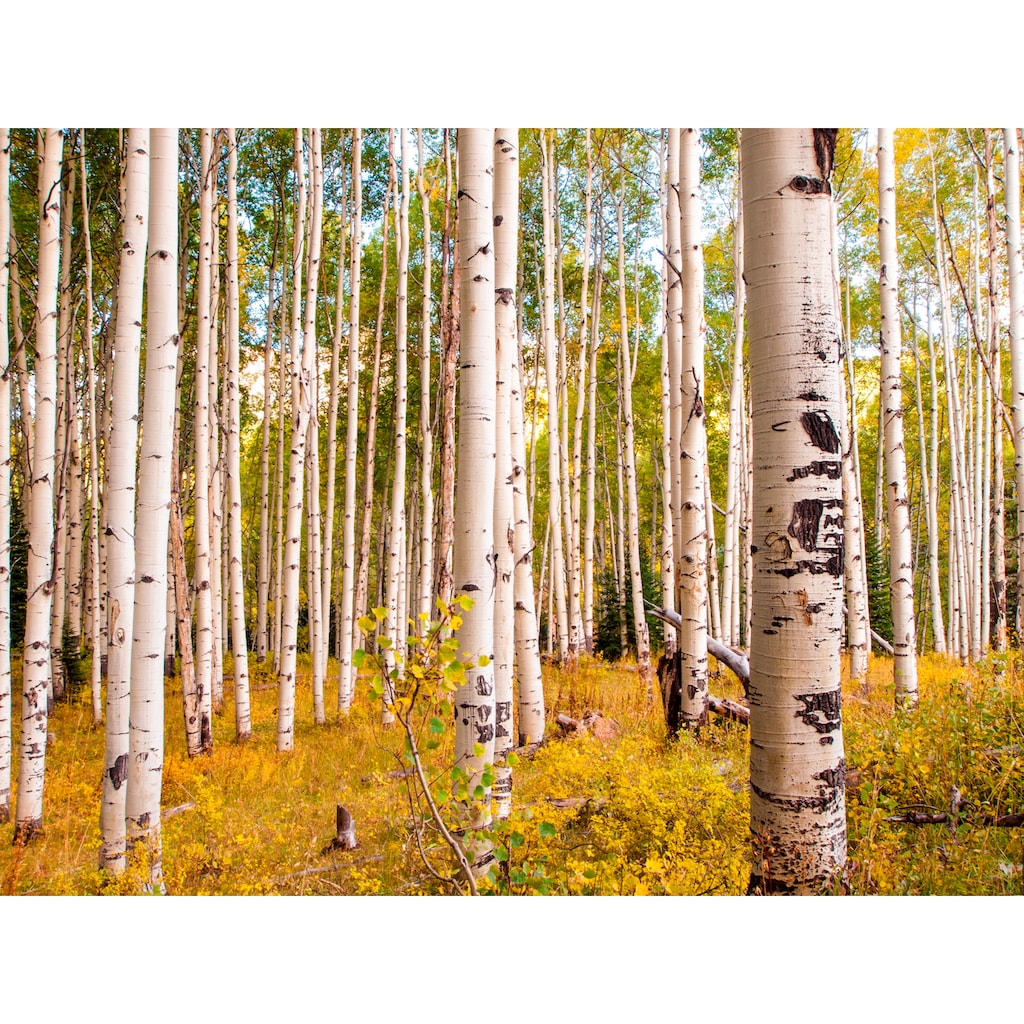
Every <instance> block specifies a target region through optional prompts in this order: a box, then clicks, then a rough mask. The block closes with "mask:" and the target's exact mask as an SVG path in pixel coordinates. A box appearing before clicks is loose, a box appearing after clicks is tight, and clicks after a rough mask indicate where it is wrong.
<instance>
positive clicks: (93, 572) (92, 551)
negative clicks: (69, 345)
mask: <svg viewBox="0 0 1024 1024" xmlns="http://www.w3.org/2000/svg"><path fill="white" fill-rule="evenodd" d="M80 157H81V163H82V235H83V243H84V247H85V327H84V329H83V331H82V344H83V347H84V348H85V376H86V382H87V384H86V387H87V395H88V403H89V409H88V412H89V567H90V571H89V607H90V608H91V609H92V614H91V616H90V618H89V624H90V625H89V637H90V639H89V648H90V651H91V652H92V656H91V658H90V661H91V663H92V670H91V678H90V694H91V697H92V723H93V725H99V724H100V723H101V722H102V721H103V697H102V668H103V665H102V659H101V657H100V649H101V646H102V640H101V616H100V603H101V598H100V575H101V573H100V539H99V533H100V514H99V503H100V470H99V465H100V460H99V437H98V436H97V429H96V427H97V423H98V420H97V418H96V367H95V365H94V363H95V360H94V357H93V337H92V332H93V297H92V283H93V282H92V269H93V268H92V237H91V233H90V230H89V193H88V176H87V175H86V165H85V132H84V130H83V132H82V144H81V152H80Z"/></svg>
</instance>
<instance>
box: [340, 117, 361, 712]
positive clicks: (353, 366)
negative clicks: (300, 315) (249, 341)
mask: <svg viewBox="0 0 1024 1024" xmlns="http://www.w3.org/2000/svg"><path fill="white" fill-rule="evenodd" d="M362 148H363V136H362V129H360V128H355V129H353V132H352V242H351V249H350V256H349V261H350V262H349V303H348V309H349V325H348V363H347V367H346V388H347V399H346V401H347V406H346V414H345V415H346V420H345V509H344V511H343V513H342V526H341V574H342V575H341V612H340V614H339V616H338V629H339V630H340V631H341V651H340V653H339V655H338V709H339V710H340V711H347V710H348V708H349V707H350V706H351V703H352V694H353V690H354V683H355V677H354V672H353V665H352V644H353V639H354V633H353V630H354V622H353V619H354V616H353V598H354V596H355V595H354V593H353V591H354V584H355V546H356V457H357V455H358V441H359V421H358V415H359V291H360V288H359V285H360V266H361V255H362V253H361V245H362V229H361V223H360V222H361V220H362V215H363V185H362Z"/></svg>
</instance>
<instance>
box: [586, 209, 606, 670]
mask: <svg viewBox="0 0 1024 1024" xmlns="http://www.w3.org/2000/svg"><path fill="white" fill-rule="evenodd" d="M598 230H599V235H598V246H597V259H596V260H595V264H594V265H595V267H597V268H600V267H601V265H602V263H603V261H604V235H603V232H601V230H600V225H598ZM603 281H604V275H603V274H602V273H601V272H600V269H598V270H597V272H596V273H595V281H594V305H593V309H592V311H591V313H592V315H591V318H590V332H591V337H590V367H589V370H588V373H587V453H586V487H587V500H586V509H585V511H584V513H583V635H584V637H585V639H586V643H587V650H588V651H591V652H592V651H593V650H594V523H595V518H596V498H597V350H598V348H599V346H600V335H599V330H600V327H599V322H600V318H599V316H598V313H599V312H600V309H601V286H602V284H603ZM601 564H602V565H603V564H604V562H603V560H602V562H601Z"/></svg>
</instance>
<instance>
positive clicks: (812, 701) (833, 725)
mask: <svg viewBox="0 0 1024 1024" xmlns="http://www.w3.org/2000/svg"><path fill="white" fill-rule="evenodd" d="M796 699H797V700H798V701H800V703H801V704H803V708H802V709H800V710H798V711H797V712H796V717H797V718H802V719H803V720H804V722H806V723H807V725H809V726H811V727H812V728H813V729H814V730H815V732H820V733H830V732H835V731H836V729H838V728H839V727H840V726H841V725H842V698H841V696H840V692H839V690H826V691H825V692H824V693H798V694H797V695H796Z"/></svg>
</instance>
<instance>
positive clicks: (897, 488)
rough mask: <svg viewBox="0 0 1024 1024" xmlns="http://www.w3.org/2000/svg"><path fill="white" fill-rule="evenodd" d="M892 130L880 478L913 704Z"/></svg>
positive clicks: (881, 226)
mask: <svg viewBox="0 0 1024 1024" xmlns="http://www.w3.org/2000/svg"><path fill="white" fill-rule="evenodd" d="M892 141H893V140H892V129H891V128H879V129H878V249H879V256H880V260H881V266H880V270H879V287H880V289H881V342H882V346H881V347H882V364H881V375H882V403H883V407H884V413H883V415H884V419H885V437H884V444H885V476H886V488H885V491H886V497H887V501H888V510H889V578H890V587H891V592H892V626H893V650H894V652H895V654H894V674H895V682H896V703H897V705H899V706H903V705H906V706H909V707H913V706H914V705H915V704H916V703H917V633H916V628H915V623H914V567H913V564H912V562H911V541H912V535H911V529H910V505H909V501H908V498H907V461H906V451H905V449H904V443H903V386H902V375H903V371H902V366H901V355H902V343H901V337H900V320H899V316H900V313H899V267H898V256H897V252H896V170H895V165H894V163H893V156H892Z"/></svg>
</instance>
